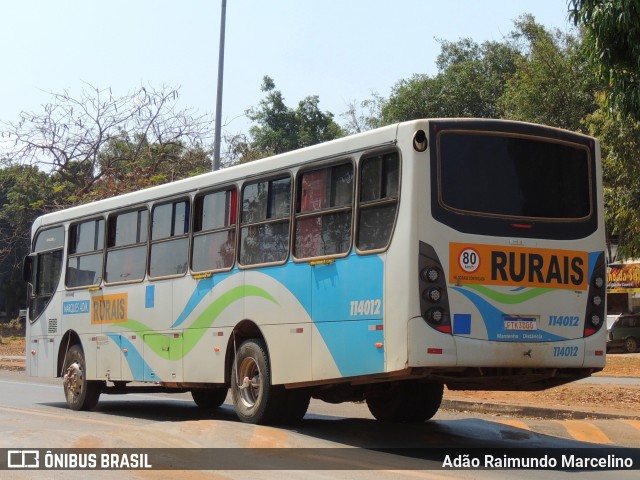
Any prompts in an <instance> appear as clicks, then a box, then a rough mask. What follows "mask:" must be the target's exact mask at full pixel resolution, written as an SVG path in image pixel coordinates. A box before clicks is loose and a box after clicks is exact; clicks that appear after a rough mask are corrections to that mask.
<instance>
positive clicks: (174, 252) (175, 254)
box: [149, 199, 191, 278]
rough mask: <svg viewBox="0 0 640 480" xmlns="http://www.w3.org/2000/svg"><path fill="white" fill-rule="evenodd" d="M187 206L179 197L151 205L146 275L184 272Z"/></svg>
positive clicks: (187, 223) (186, 241)
mask: <svg viewBox="0 0 640 480" xmlns="http://www.w3.org/2000/svg"><path fill="white" fill-rule="evenodd" d="M190 206H191V204H190V202H189V200H185V199H181V200H177V201H174V202H171V203H164V204H161V205H155V206H154V207H153V210H152V213H151V253H150V254H149V277H151V278H154V277H163V276H169V275H182V274H184V273H186V272H187V258H188V257H189V210H190Z"/></svg>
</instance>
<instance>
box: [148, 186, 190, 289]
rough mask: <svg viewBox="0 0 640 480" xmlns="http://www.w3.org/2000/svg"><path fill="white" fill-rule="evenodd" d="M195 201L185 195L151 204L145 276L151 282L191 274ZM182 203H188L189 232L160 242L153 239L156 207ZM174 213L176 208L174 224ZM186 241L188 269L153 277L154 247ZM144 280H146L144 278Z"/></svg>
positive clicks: (162, 239) (165, 238)
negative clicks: (152, 252)
mask: <svg viewBox="0 0 640 480" xmlns="http://www.w3.org/2000/svg"><path fill="white" fill-rule="evenodd" d="M192 200H193V199H192V198H191V195H189V194H188V193H185V194H184V195H179V196H176V197H173V198H162V199H159V200H158V201H155V202H153V203H151V205H150V207H149V209H148V213H149V217H148V225H147V228H148V233H147V243H148V247H147V264H146V267H145V276H146V277H147V279H148V280H149V281H157V280H164V279H167V278H180V277H184V276H186V275H187V274H188V273H189V272H190V267H191V265H190V260H189V259H190V257H191V228H192V227H191V226H192V223H191V222H192V218H193V201H192ZM182 202H186V203H187V209H188V213H187V215H188V216H189V218H188V219H187V231H186V233H183V234H180V235H169V236H168V237H163V238H160V239H158V240H154V239H153V238H152V235H153V213H154V211H155V209H156V207H162V206H165V205H175V204H178V203H182ZM174 213H175V207H174V208H173V209H172V223H173V221H175V219H174V218H173V217H174ZM183 239H186V240H187V267H186V268H185V271H184V272H182V273H174V274H171V275H157V276H152V275H151V251H152V250H153V246H154V245H158V244H162V243H169V242H172V241H176V240H183ZM143 280H144V278H143Z"/></svg>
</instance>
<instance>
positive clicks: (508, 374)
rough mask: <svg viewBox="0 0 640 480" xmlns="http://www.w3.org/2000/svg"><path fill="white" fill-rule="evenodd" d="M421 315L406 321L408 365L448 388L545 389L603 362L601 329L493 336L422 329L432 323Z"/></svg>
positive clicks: (597, 368)
mask: <svg viewBox="0 0 640 480" xmlns="http://www.w3.org/2000/svg"><path fill="white" fill-rule="evenodd" d="M420 320H421V319H412V320H411V321H410V332H412V333H413V334H410V335H409V363H408V365H409V367H412V368H413V369H414V374H415V373H417V372H416V370H424V371H425V373H426V372H428V373H426V374H427V376H428V377H429V379H430V380H433V381H437V382H440V383H445V384H446V385H447V387H448V388H449V389H451V390H531V391H533V390H543V389H546V388H550V387H554V386H558V385H562V384H565V383H568V382H572V381H575V380H579V379H581V378H586V377H589V376H590V375H591V374H593V373H595V372H597V371H600V370H602V369H603V368H604V366H605V360H606V358H605V350H606V340H605V337H604V332H598V333H596V334H595V335H593V336H590V337H586V338H580V339H576V340H567V341H561V342H495V341H488V340H480V339H473V338H466V337H462V336H452V335H447V334H443V333H440V332H434V331H433V330H432V329H431V331H430V332H428V334H427V335H425V334H426V333H427V332H424V331H421V330H423V329H424V328H430V327H428V326H426V324H425V323H424V322H422V325H421V324H420V323H419V321H420ZM420 331H421V332H420ZM418 338H421V339H428V340H427V342H428V343H429V344H428V345H426V344H423V345H419V344H418V341H417V340H416V339H418ZM425 367H426V368H425Z"/></svg>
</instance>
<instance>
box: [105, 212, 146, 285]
mask: <svg viewBox="0 0 640 480" xmlns="http://www.w3.org/2000/svg"><path fill="white" fill-rule="evenodd" d="M148 222H149V213H148V212H147V209H146V208H144V209H139V210H134V211H129V212H125V213H118V214H115V215H111V216H110V217H109V219H108V220H107V261H106V267H105V281H106V282H108V283H117V282H129V281H133V280H142V279H143V278H144V274H145V269H146V264H147V227H148Z"/></svg>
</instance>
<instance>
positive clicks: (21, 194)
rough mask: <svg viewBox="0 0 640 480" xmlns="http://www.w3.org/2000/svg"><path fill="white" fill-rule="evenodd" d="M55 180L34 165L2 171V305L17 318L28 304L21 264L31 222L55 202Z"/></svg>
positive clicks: (0, 234)
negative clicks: (26, 302)
mask: <svg viewBox="0 0 640 480" xmlns="http://www.w3.org/2000/svg"><path fill="white" fill-rule="evenodd" d="M56 196H57V189H56V188H55V186H54V181H53V180H52V178H51V177H50V176H49V175H47V174H45V173H43V172H41V171H39V170H38V169H37V168H36V167H32V166H20V165H16V166H12V167H8V168H4V169H0V304H3V306H4V308H5V309H6V311H7V313H8V314H9V315H14V316H16V315H17V313H18V309H20V308H23V307H24V304H25V301H26V288H25V285H24V282H23V281H22V275H21V265H22V260H23V258H24V256H25V255H26V254H27V253H29V244H30V234H31V223H32V222H33V219H34V218H35V217H37V216H38V215H40V214H42V213H44V212H45V211H47V210H48V209H50V208H51V206H52V205H53V204H55V203H56V200H55V197H56Z"/></svg>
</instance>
